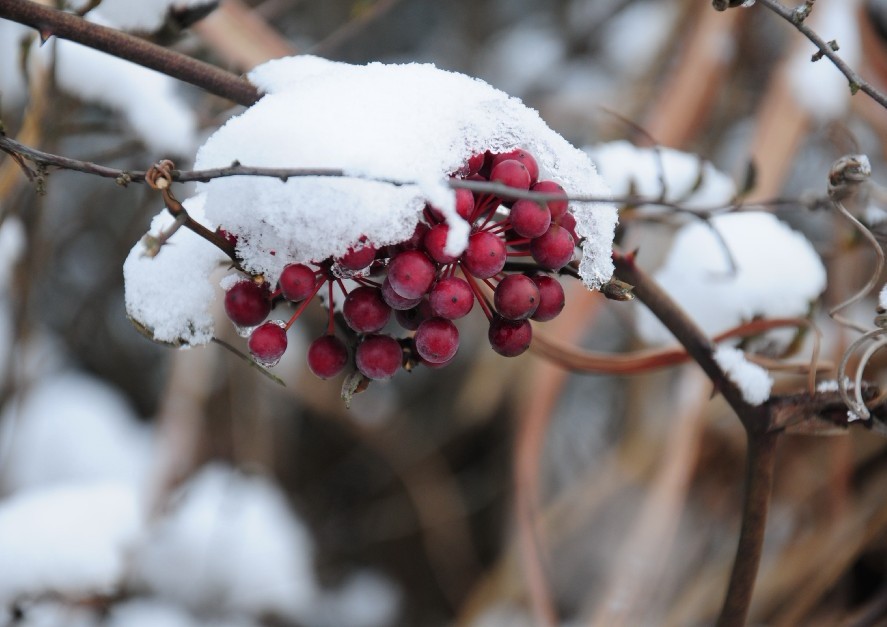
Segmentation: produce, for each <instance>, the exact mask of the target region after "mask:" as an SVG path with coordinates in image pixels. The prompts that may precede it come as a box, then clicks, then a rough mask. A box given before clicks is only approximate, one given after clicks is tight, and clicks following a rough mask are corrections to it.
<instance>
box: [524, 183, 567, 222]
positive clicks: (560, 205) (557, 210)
mask: <svg viewBox="0 0 887 627" xmlns="http://www.w3.org/2000/svg"><path fill="white" fill-rule="evenodd" d="M531 191H534V192H544V193H546V194H562V195H563V196H564V199H563V200H560V199H557V200H549V201H548V210H549V211H551V221H552V222H555V221H557V219H558V218H560V217H561V216H562V215H564V214H565V213H567V204H568V203H567V199H566V195H567V192H565V191H564V188H563V187H561V186H560V185H558V184H557V183H555V182H554V181H539V182H538V183H536V184H535V185H533V188H532V190H531Z"/></svg>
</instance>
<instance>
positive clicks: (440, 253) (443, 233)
mask: <svg viewBox="0 0 887 627" xmlns="http://www.w3.org/2000/svg"><path fill="white" fill-rule="evenodd" d="M449 232H450V227H448V226H447V225H446V224H435V225H434V226H433V227H431V229H430V230H429V231H428V232H427V233H425V240H424V241H423V242H422V247H423V248H424V249H425V252H427V253H428V256H429V257H431V258H432V259H433V260H434V261H436V262H437V263H439V264H443V265H446V264H448V263H453V262H454V261H456V259H457V257H454V256H453V255H448V254H447V253H445V252H444V248H445V247H446V245H447V235H448V234H449Z"/></svg>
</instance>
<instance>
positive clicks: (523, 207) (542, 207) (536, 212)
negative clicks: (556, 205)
mask: <svg viewBox="0 0 887 627" xmlns="http://www.w3.org/2000/svg"><path fill="white" fill-rule="evenodd" d="M509 220H510V221H511V227H512V228H513V229H514V232H515V233H517V234H518V235H520V236H521V237H539V236H540V235H542V234H544V233H545V231H547V230H548V227H549V226H550V225H551V212H550V211H549V210H548V206H547V205H546V204H545V203H542V204H539V203H538V202H536V201H535V200H525V199H524V200H518V201H517V202H515V203H514V204H513V205H512V206H511V214H510V215H509Z"/></svg>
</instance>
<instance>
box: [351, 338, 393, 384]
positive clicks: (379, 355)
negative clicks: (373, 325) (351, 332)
mask: <svg viewBox="0 0 887 627" xmlns="http://www.w3.org/2000/svg"><path fill="white" fill-rule="evenodd" d="M354 362H355V363H356V364H357V369H358V370H360V371H361V372H362V373H363V375H364V376H366V377H368V378H370V379H377V380H383V379H390V378H391V377H392V376H394V373H395V372H397V370H398V369H399V368H400V366H401V364H402V363H403V350H402V349H401V347H400V344H398V342H397V340H395V339H394V338H393V337H390V336H388V335H368V336H366V337H365V338H363V341H362V342H361V343H360V344H358V345H357V350H356V351H355V354H354Z"/></svg>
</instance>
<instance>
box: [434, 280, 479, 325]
mask: <svg viewBox="0 0 887 627" xmlns="http://www.w3.org/2000/svg"><path fill="white" fill-rule="evenodd" d="M428 302H429V303H430V305H431V311H432V312H434V315H435V316H440V317H441V318H447V319H448V320H456V319H457V318H461V317H463V316H466V315H468V312H469V311H471V308H472V307H473V306H474V292H472V291H471V286H470V285H468V281H466V280H465V279H462V278H460V277H457V276H451V277H447V278H445V279H441V280H440V281H438V282H437V283H435V284H434V287H432V288H431V291H430V292H429V293H428Z"/></svg>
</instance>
